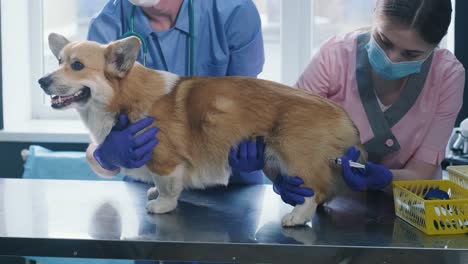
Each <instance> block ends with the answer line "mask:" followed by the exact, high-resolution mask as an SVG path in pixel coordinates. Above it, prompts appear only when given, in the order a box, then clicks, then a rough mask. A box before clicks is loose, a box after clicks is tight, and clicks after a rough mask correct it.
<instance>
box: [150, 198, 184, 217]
mask: <svg viewBox="0 0 468 264" xmlns="http://www.w3.org/2000/svg"><path fill="white" fill-rule="evenodd" d="M176 206H177V199H175V198H167V197H158V198H157V199H156V200H151V201H149V202H148V203H147V204H146V210H147V211H148V212H149V213H153V214H164V213H168V212H170V211H172V210H174V209H175V208H176Z"/></svg>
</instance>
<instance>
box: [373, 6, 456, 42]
mask: <svg viewBox="0 0 468 264" xmlns="http://www.w3.org/2000/svg"><path fill="white" fill-rule="evenodd" d="M377 11H378V12H379V14H382V15H383V16H384V17H385V18H387V19H389V20H390V21H391V22H392V23H396V24H400V25H403V26H408V27H409V29H411V30H413V31H415V32H417V33H418V34H419V36H420V37H421V38H422V39H423V40H424V41H425V42H427V43H429V44H433V45H438V44H439V43H440V41H441V40H442V38H443V37H444V36H445V35H446V34H447V30H448V27H449V25H450V20H451V18H452V2H451V1H450V0H378V2H377Z"/></svg>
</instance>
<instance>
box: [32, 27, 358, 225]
mask: <svg viewBox="0 0 468 264" xmlns="http://www.w3.org/2000/svg"><path fill="white" fill-rule="evenodd" d="M140 45H141V43H140V41H139V40H138V38H136V37H129V38H125V39H121V40H117V41H114V42H111V43H109V44H107V45H102V44H99V43H96V42H92V41H76V42H70V41H69V40H67V39H66V38H65V37H64V36H61V35H59V34H55V33H52V34H50V35H49V47H50V49H51V51H52V53H53V54H54V55H55V57H56V58H57V59H58V61H59V68H58V69H57V70H55V71H54V72H52V73H50V74H47V75H45V76H44V77H42V78H41V79H40V80H39V84H40V86H41V88H42V89H43V90H44V92H45V93H46V94H48V95H50V96H51V97H52V99H51V101H52V102H51V104H52V107H53V108H55V109H69V108H76V109H77V110H78V112H79V114H80V116H81V119H82V121H83V122H84V124H85V125H86V126H87V128H88V129H89V131H90V135H91V142H92V143H91V144H90V146H89V148H88V150H87V154H88V155H87V156H88V159H89V162H90V165H91V166H92V167H93V169H94V170H95V171H96V172H97V173H99V174H100V175H103V176H112V175H113V174H116V173H115V172H108V171H105V170H104V169H102V168H100V166H99V165H98V164H97V162H96V161H95V160H94V158H93V155H92V153H93V151H94V149H95V148H96V146H97V145H98V144H101V143H102V142H103V141H104V139H105V138H106V136H107V135H108V133H109V132H110V131H111V129H112V127H113V125H114V124H115V123H116V119H117V116H118V115H119V114H120V113H125V114H127V115H128V118H129V120H130V121H131V122H135V121H138V120H140V119H142V118H143V117H145V116H152V117H154V119H155V121H154V126H156V127H158V128H159V133H158V134H157V137H158V139H159V144H158V145H157V146H156V147H154V149H153V155H152V158H151V160H150V161H148V162H147V163H146V165H145V166H143V167H141V168H138V169H128V170H124V168H122V170H124V171H123V172H124V173H125V174H126V175H129V176H132V177H135V178H137V179H140V180H144V181H148V182H154V184H155V186H156V188H157V192H158V194H157V198H156V199H154V200H149V201H148V203H147V206H146V208H147V211H148V212H150V213H156V214H159V213H167V212H170V211H172V210H174V209H175V208H176V206H177V200H178V197H179V195H180V194H181V192H182V190H183V189H184V188H205V187H208V186H214V185H227V184H228V180H229V177H230V175H231V169H230V166H229V163H228V153H229V151H230V149H231V147H232V146H235V145H237V144H238V143H239V142H240V141H242V140H243V139H246V138H255V137H256V136H263V137H264V141H265V144H266V149H265V168H264V170H263V171H264V173H265V175H266V176H267V177H268V178H269V179H270V180H272V181H274V180H275V177H277V176H278V175H291V176H299V177H301V178H302V179H303V180H304V184H303V187H308V188H312V189H313V190H314V193H315V194H314V196H313V197H306V198H305V202H304V203H303V204H298V205H296V206H295V207H294V208H293V209H292V211H291V212H290V213H288V214H286V215H284V216H283V218H282V225H283V226H296V225H304V224H305V223H307V222H309V221H310V220H311V219H312V218H313V216H314V215H315V211H316V208H317V205H318V204H321V203H324V202H326V201H327V200H329V199H331V198H333V196H335V195H336V194H338V193H339V192H342V191H343V188H344V187H345V184H344V181H343V179H342V176H341V173H342V172H341V167H340V166H338V165H336V164H334V163H332V162H331V161H330V160H333V159H335V158H337V157H341V156H343V155H344V153H345V151H346V149H347V148H349V147H350V146H356V147H358V148H359V149H360V150H361V151H362V153H363V154H364V155H363V154H361V156H365V153H364V151H363V148H362V146H361V144H360V139H359V133H358V130H357V128H356V127H355V125H354V124H353V122H352V121H351V119H350V117H349V116H348V115H347V113H346V112H345V111H344V110H343V109H342V108H341V107H339V106H338V105H337V104H335V103H333V102H332V101H330V100H327V99H325V98H322V97H320V96H319V95H313V94H308V93H306V92H303V91H299V90H296V89H293V88H291V87H288V86H285V85H282V84H279V83H275V82H271V81H267V80H261V79H255V78H249V77H217V78H214V77H195V76H194V77H182V76H177V75H175V74H172V73H169V72H165V71H158V70H152V69H148V68H145V67H144V66H142V65H141V64H139V63H137V62H136V59H137V56H138V53H139V50H140ZM149 193H150V194H149V195H154V189H152V190H150V192H149Z"/></svg>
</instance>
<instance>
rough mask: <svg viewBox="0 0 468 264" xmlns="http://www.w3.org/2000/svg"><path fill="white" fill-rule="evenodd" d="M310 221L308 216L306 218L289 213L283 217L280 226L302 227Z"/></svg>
mask: <svg viewBox="0 0 468 264" xmlns="http://www.w3.org/2000/svg"><path fill="white" fill-rule="evenodd" d="M310 220H311V217H310V216H309V217H307V216H305V215H303V214H297V213H294V212H291V213H288V214H286V215H285V216H283V219H282V221H281V224H282V225H283V226H284V227H291V226H303V225H305V224H306V223H307V222H309V221H310Z"/></svg>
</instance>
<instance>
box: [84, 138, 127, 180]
mask: <svg viewBox="0 0 468 264" xmlns="http://www.w3.org/2000/svg"><path fill="white" fill-rule="evenodd" d="M96 148H97V145H96V144H93V143H91V144H89V146H88V148H87V149H86V159H87V160H88V163H89V166H90V167H91V169H92V170H93V171H94V173H96V174H97V175H99V176H102V177H113V176H115V175H117V174H118V173H119V172H120V168H118V169H117V170H113V171H110V170H106V169H104V168H102V167H101V165H99V163H98V162H97V161H96V159H94V155H93V153H94V151H95V150H96Z"/></svg>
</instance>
